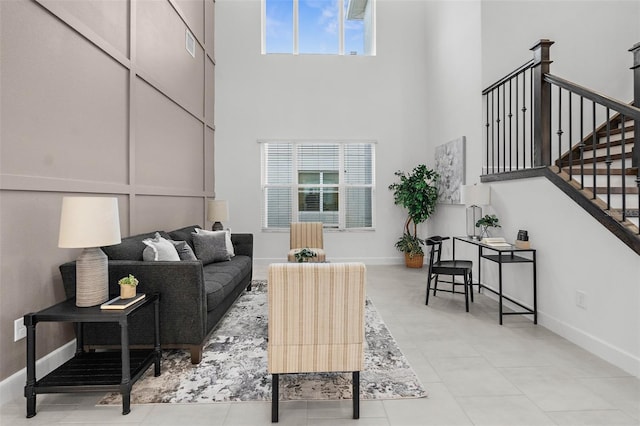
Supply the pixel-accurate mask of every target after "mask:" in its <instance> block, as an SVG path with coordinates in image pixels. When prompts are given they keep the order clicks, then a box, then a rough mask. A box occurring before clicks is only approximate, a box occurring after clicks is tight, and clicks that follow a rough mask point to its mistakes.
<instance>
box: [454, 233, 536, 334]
mask: <svg viewBox="0 0 640 426" xmlns="http://www.w3.org/2000/svg"><path fill="white" fill-rule="evenodd" d="M456 241H461V242H464V243H468V244H473V245H475V246H477V247H478V286H479V288H480V289H487V290H489V291H490V292H492V293H494V294H496V295H497V296H498V306H499V309H500V325H502V317H503V316H504V315H533V323H534V324H537V323H538V302H537V282H536V280H537V276H536V251H535V249H532V248H527V249H525V248H518V247H516V246H514V245H509V246H508V247H495V246H490V245H488V244H484V243H482V242H480V241H478V240H474V239H472V238H469V237H453V258H454V259H455V258H456ZM523 255H524V256H523ZM482 259H486V260H488V261H490V262H494V263H497V264H498V290H495V289H493V288H491V287H488V286H487V285H485V284H483V283H482ZM508 263H530V264H531V265H532V268H533V308H530V307H527V306H524V305H523V304H522V303H520V302H518V301H516V300H513V299H512V298H510V297H508V296H505V295H504V294H503V293H502V265H503V264H508ZM503 299H506V300H508V301H509V302H511V303H513V304H515V305H517V306H519V307H520V308H522V309H523V310H522V311H514V312H511V311H509V312H504V310H503Z"/></svg>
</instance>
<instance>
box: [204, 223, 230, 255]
mask: <svg viewBox="0 0 640 426" xmlns="http://www.w3.org/2000/svg"><path fill="white" fill-rule="evenodd" d="M223 232H224V242H225V246H226V247H227V253H228V254H229V257H233V256H235V255H236V254H235V252H234V250H233V243H232V242H231V230H230V229H226V230H224V231H207V230H206V229H201V228H196V233H197V234H215V233H223Z"/></svg>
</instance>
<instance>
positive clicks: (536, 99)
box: [530, 39, 554, 167]
mask: <svg viewBox="0 0 640 426" xmlns="http://www.w3.org/2000/svg"><path fill="white" fill-rule="evenodd" d="M553 43H554V42H553V41H551V40H547V39H541V40H540V41H538V42H537V43H536V44H535V45H534V46H533V47H532V48H531V49H530V50H532V51H533V68H532V69H533V77H532V78H533V116H534V117H535V118H534V122H533V166H534V167H540V166H550V165H551V83H548V82H546V81H544V75H545V74H547V73H549V65H550V64H551V62H553V61H551V60H550V59H549V48H550V47H551V45H552V44H553Z"/></svg>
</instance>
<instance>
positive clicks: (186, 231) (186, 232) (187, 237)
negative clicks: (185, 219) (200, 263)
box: [169, 225, 200, 248]
mask: <svg viewBox="0 0 640 426" xmlns="http://www.w3.org/2000/svg"><path fill="white" fill-rule="evenodd" d="M196 229H200V226H198V225H191V226H185V227H184V228H180V229H176V230H175V231H171V232H169V236H170V238H171V239H172V240H175V241H186V242H187V244H189V246H191V248H194V247H193V237H192V236H191V234H193V233H194V232H196Z"/></svg>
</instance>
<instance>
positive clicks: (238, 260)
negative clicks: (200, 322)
mask: <svg viewBox="0 0 640 426" xmlns="http://www.w3.org/2000/svg"><path fill="white" fill-rule="evenodd" d="M203 272H204V287H205V292H206V293H207V311H211V310H213V309H214V308H215V307H216V306H218V304H220V303H221V302H222V300H223V299H224V298H225V297H226V296H227V295H229V294H231V293H232V292H233V289H234V288H235V287H236V286H237V285H238V284H239V283H240V282H241V281H242V279H243V278H244V277H246V276H247V275H248V274H250V273H251V258H250V257H249V256H242V255H237V256H234V257H232V258H231V259H230V260H229V261H228V262H217V263H210V264H208V265H205V266H204V268H203Z"/></svg>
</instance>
